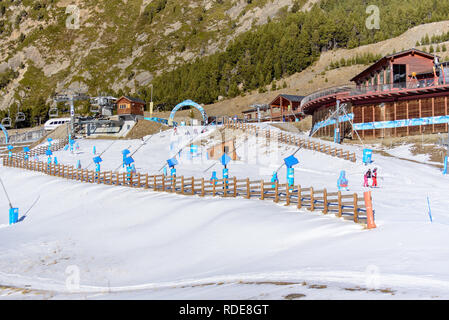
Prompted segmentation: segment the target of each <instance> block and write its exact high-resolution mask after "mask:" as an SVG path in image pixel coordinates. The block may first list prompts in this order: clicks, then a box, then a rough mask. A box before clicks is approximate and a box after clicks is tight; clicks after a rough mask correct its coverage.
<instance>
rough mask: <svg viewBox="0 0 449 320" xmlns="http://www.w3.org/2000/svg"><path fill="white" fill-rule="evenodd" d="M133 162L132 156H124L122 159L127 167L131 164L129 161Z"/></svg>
mask: <svg viewBox="0 0 449 320" xmlns="http://www.w3.org/2000/svg"><path fill="white" fill-rule="evenodd" d="M133 162H134V159H133V158H132V157H126V158H125V161H124V163H125V165H126V166H128V167H129V166H131V163H133Z"/></svg>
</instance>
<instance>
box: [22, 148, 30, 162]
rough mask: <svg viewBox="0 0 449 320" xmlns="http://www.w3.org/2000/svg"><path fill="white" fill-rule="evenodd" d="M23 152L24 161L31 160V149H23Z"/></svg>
mask: <svg viewBox="0 0 449 320" xmlns="http://www.w3.org/2000/svg"><path fill="white" fill-rule="evenodd" d="M23 152H24V153H25V157H24V159H25V160H28V159H29V158H30V154H29V152H30V148H29V147H23Z"/></svg>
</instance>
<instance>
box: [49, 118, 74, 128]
mask: <svg viewBox="0 0 449 320" xmlns="http://www.w3.org/2000/svg"><path fill="white" fill-rule="evenodd" d="M68 122H70V118H57V119H56V118H55V119H50V120H48V121H47V122H45V124H44V129H45V130H47V131H51V130H54V129H56V128H57V127H59V126H60V125H62V124H64V123H68Z"/></svg>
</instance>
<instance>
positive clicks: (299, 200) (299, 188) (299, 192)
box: [298, 185, 302, 209]
mask: <svg viewBox="0 0 449 320" xmlns="http://www.w3.org/2000/svg"><path fill="white" fill-rule="evenodd" d="M301 198H302V196H301V185H298V209H301V208H302V199H301Z"/></svg>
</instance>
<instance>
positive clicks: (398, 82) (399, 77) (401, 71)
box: [393, 64, 407, 88]
mask: <svg viewBox="0 0 449 320" xmlns="http://www.w3.org/2000/svg"><path fill="white" fill-rule="evenodd" d="M406 81H407V74H406V65H405V64H394V65H393V83H394V87H395V88H405V82H406Z"/></svg>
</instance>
